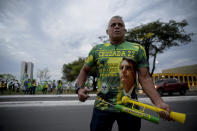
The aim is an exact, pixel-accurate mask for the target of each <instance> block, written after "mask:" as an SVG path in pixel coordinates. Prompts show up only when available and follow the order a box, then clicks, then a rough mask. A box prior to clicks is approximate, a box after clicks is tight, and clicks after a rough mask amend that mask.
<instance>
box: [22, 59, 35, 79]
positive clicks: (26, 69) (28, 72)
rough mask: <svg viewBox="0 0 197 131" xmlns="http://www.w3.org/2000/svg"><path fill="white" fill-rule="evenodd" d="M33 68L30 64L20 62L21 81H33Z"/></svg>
mask: <svg viewBox="0 0 197 131" xmlns="http://www.w3.org/2000/svg"><path fill="white" fill-rule="evenodd" d="M33 68H34V64H33V63H32V62H25V61H23V62H21V77H20V79H21V81H23V80H25V79H33Z"/></svg>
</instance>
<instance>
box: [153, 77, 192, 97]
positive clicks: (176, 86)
mask: <svg viewBox="0 0 197 131" xmlns="http://www.w3.org/2000/svg"><path fill="white" fill-rule="evenodd" d="M155 88H156V90H157V91H158V92H159V94H160V95H161V96H162V95H163V94H164V93H168V94H169V95H172V93H173V92H179V93H180V95H185V94H186V91H187V90H188V89H189V88H188V85H187V83H181V82H180V81H179V80H177V79H175V78H170V79H161V80H158V81H157V82H155Z"/></svg>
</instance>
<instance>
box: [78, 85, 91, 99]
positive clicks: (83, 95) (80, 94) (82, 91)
mask: <svg viewBox="0 0 197 131" xmlns="http://www.w3.org/2000/svg"><path fill="white" fill-rule="evenodd" d="M87 93H88V88H87V87H85V88H81V89H79V90H78V98H79V100H80V101H81V102H85V101H86V100H87V99H88V98H89V97H90V96H89V95H87Z"/></svg>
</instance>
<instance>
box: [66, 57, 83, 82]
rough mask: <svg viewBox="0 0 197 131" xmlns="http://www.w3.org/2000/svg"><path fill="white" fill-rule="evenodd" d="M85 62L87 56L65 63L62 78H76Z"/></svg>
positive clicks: (72, 79) (68, 79) (69, 79)
mask: <svg viewBox="0 0 197 131" xmlns="http://www.w3.org/2000/svg"><path fill="white" fill-rule="evenodd" d="M84 62H85V58H79V59H78V60H75V61H73V62H71V63H68V64H64V65H63V70H62V73H63V77H62V79H65V80H67V81H69V82H72V81H74V80H76V78H77V76H78V75H79V72H80V70H81V68H82V66H83V64H84Z"/></svg>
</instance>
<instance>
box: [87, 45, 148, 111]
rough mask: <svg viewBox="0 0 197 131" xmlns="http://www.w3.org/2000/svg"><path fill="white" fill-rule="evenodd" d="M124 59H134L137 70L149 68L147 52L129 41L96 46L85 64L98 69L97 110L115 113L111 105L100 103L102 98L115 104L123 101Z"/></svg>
mask: <svg viewBox="0 0 197 131" xmlns="http://www.w3.org/2000/svg"><path fill="white" fill-rule="evenodd" d="M124 57H127V58H131V59H133V60H134V61H135V62H136V64H137V65H136V66H137V68H143V67H148V63H147V59H146V53H145V50H144V48H143V47H142V46H141V45H139V44H136V43H130V42H127V41H125V42H123V43H121V44H119V45H113V44H111V43H105V44H100V45H96V46H95V47H93V49H92V50H91V51H90V53H89V56H88V58H87V60H86V62H85V64H86V65H87V66H89V67H93V66H96V68H97V77H98V79H97V86H98V93H97V99H96V101H95V105H94V106H95V108H97V109H100V110H109V111H115V109H114V108H113V107H111V106H110V105H109V104H106V103H104V102H102V101H100V98H102V99H105V100H106V101H108V102H110V103H113V104H116V103H117V104H118V103H119V102H120V101H121V98H122V96H123V95H124V92H123V86H122V84H121V82H120V69H119V67H120V62H121V61H122V58H124ZM135 83H136V82H135ZM135 86H136V84H135ZM135 88H136V87H135Z"/></svg>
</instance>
